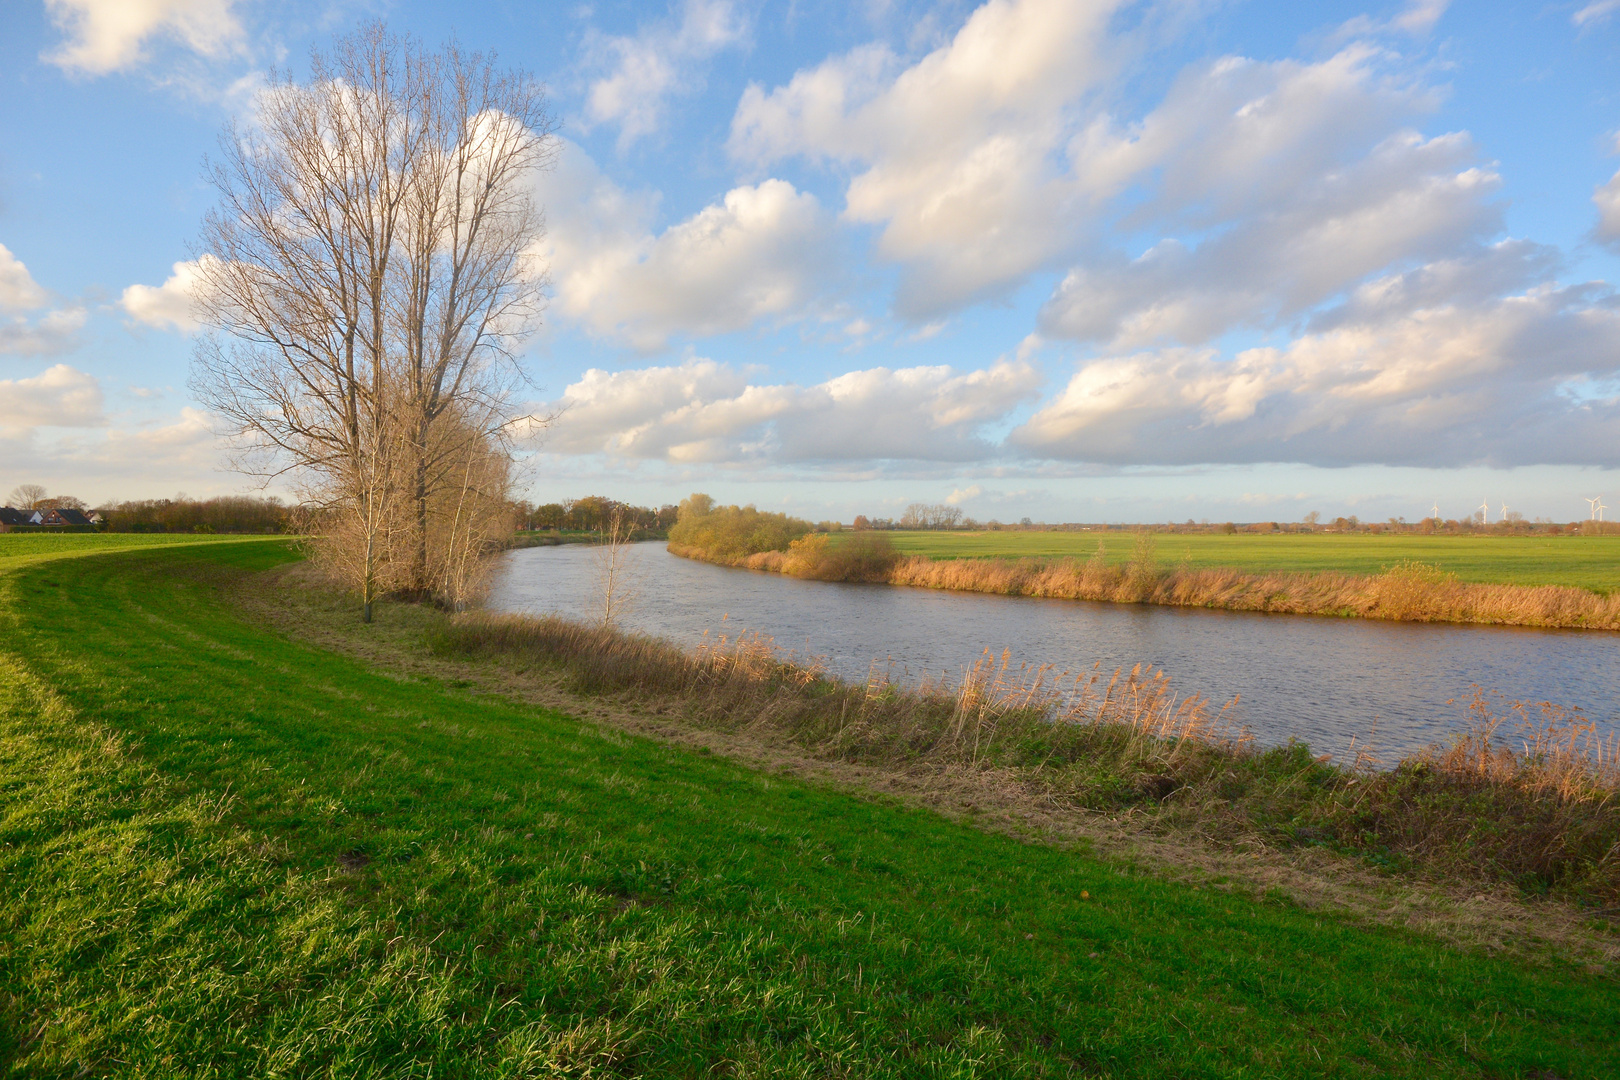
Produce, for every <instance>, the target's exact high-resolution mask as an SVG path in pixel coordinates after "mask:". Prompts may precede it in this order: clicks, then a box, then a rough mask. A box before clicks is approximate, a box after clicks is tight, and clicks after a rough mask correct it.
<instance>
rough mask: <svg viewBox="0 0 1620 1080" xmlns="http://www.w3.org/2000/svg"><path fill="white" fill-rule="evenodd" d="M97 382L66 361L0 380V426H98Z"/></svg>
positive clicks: (92, 376) (25, 427) (99, 399)
mask: <svg viewBox="0 0 1620 1080" xmlns="http://www.w3.org/2000/svg"><path fill="white" fill-rule="evenodd" d="M105 423H106V418H105V417H104V416H103V415H102V409H101V383H100V382H99V381H98V380H97V379H96V377H95V376H94V375H88V374H86V373H85V372H82V371H79V370H77V369H75V368H71V367H68V366H67V365H66V364H57V365H55V366H54V367H50V368H46V369H45V370H44V371H43V372H41V373H40V374H38V375H35V376H34V377H33V378H31V379H0V428H13V429H17V428H21V429H31V428H37V427H100V426H102V425H104V424H105Z"/></svg>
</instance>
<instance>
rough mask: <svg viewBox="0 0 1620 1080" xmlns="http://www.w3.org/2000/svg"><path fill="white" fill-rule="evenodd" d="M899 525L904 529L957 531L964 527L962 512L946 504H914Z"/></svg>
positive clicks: (903, 515) (901, 516)
mask: <svg viewBox="0 0 1620 1080" xmlns="http://www.w3.org/2000/svg"><path fill="white" fill-rule="evenodd" d="M897 524H898V525H899V527H900V528H902V529H956V528H960V527H961V525H962V511H961V510H959V509H957V508H956V507H954V506H948V505H946V504H945V503H933V504H928V503H912V504H911V505H910V506H908V507H906V512H905V513H903V514H901V515H900V520H899V522H898V523H897Z"/></svg>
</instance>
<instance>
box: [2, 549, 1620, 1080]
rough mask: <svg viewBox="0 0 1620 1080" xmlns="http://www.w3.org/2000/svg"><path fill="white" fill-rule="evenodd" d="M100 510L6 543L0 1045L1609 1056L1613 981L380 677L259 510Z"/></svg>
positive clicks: (227, 1071)
mask: <svg viewBox="0 0 1620 1080" xmlns="http://www.w3.org/2000/svg"><path fill="white" fill-rule="evenodd" d="M100 539H101V538H98V537H87V538H84V540H85V543H84V546H83V548H82V549H81V550H84V551H86V552H87V553H86V554H84V555H83V557H78V558H70V557H62V558H54V559H53V558H47V557H45V556H44V555H42V553H41V552H39V551H38V550H28V549H26V548H24V547H22V546H21V545H19V546H17V547H13V546H11V545H12V544H13V543H14V542H13V541H11V540H9V539H8V538H6V537H0V560H6V561H0V1072H3V1073H4V1075H6V1076H12V1077H70V1076H72V1077H84V1076H95V1077H153V1078H156V1077H173V1076H182V1075H183V1076H194V1077H228V1076H229V1077H234V1076H242V1077H261V1076H285V1077H317V1076H318V1077H344V1078H355V1077H390V1078H400V1077H429V1076H432V1077H520V1076H521V1077H530V1076H532V1077H553V1076H570V1077H608V1076H645V1077H715V1076H734V1077H773V1078H775V1077H805V1078H809V1077H833V1076H842V1077H901V1076H905V1077H953V1078H954V1077H960V1078H967V1077H1081V1076H1086V1077H1091V1076H1120V1077H1126V1076H1129V1077H1165V1078H1170V1077H1269V1076H1311V1077H1318V1076H1347V1077H1349V1076H1353V1077H1386V1076H1403V1077H1422V1078H1425V1080H1430V1078H1436V1077H1451V1076H1458V1077H1462V1076H1468V1077H1474V1076H1501V1077H1531V1076H1535V1077H1543V1076H1558V1077H1564V1078H1576V1077H1600V1076H1614V1075H1617V1074H1620V1040H1616V1038H1615V1032H1616V1031H1620V986H1617V985H1616V981H1615V978H1614V977H1613V975H1612V974H1606V973H1600V972H1594V971H1592V970H1589V969H1586V968H1583V967H1578V966H1576V965H1574V964H1571V963H1568V962H1565V961H1564V960H1562V959H1560V958H1559V957H1556V956H1549V957H1545V958H1544V959H1542V960H1540V961H1527V960H1522V959H1521V960H1514V959H1510V958H1507V957H1504V956H1501V955H1491V954H1487V953H1485V952H1483V951H1468V950H1461V949H1459V948H1456V947H1452V946H1447V945H1444V944H1442V943H1440V942H1438V941H1436V940H1433V939H1430V938H1427V937H1424V936H1422V935H1419V934H1416V933H1411V932H1405V931H1399V930H1393V929H1387V928H1380V927H1368V926H1362V925H1357V924H1354V923H1352V922H1351V921H1349V920H1348V919H1345V918H1341V917H1338V916H1336V915H1334V914H1331V913H1328V912H1324V911H1313V910H1306V909H1304V908H1301V907H1298V906H1295V905H1294V904H1292V903H1291V902H1289V901H1288V900H1286V899H1285V898H1283V897H1282V896H1281V895H1270V896H1264V897H1250V896H1246V895H1242V894H1241V892H1238V893H1229V892H1226V891H1223V890H1222V889H1220V888H1217V887H1210V886H1208V885H1206V886H1205V887H1202V888H1198V887H1193V886H1192V885H1188V884H1179V883H1173V882H1169V881H1165V880H1162V879H1160V878H1158V877H1155V876H1153V875H1151V874H1147V873H1144V872H1140V871H1137V870H1134V869H1132V868H1131V867H1129V866H1126V865H1122V864H1119V863H1115V862H1110V861H1107V860H1103V859H1099V858H1095V857H1093V856H1091V855H1088V854H1086V853H1085V852H1083V851H1071V850H1060V849H1059V848H1056V847H1053V846H1047V845H1042V844H1032V843H1021V842H1019V841H1017V840H1014V839H1011V838H1008V837H1006V836H1001V835H995V834H991V833H988V832H984V831H980V830H978V829H975V828H973V827H970V826H968V825H964V824H956V823H952V822H950V821H947V820H945V819H943V818H941V817H939V816H937V815H935V814H932V813H929V812H925V811H922V810H917V809H908V808H906V807H904V806H901V805H898V804H895V803H892V802H889V801H885V800H882V799H878V798H873V797H867V796H861V795H858V794H850V793H845V792H841V791H838V790H834V789H831V788H829V787H825V786H820V785H817V784H814V783H808V782H805V781H802V780H799V779H795V778H793V777H790V776H785V775H776V774H766V773H761V772H758V771H754V770H751V769H748V768H745V767H743V766H741V765H738V764H734V763H732V762H730V761H728V760H725V759H724V758H722V757H718V756H708V755H704V754H700V753H697V752H693V751H689V750H686V749H682V748H678V747H675V746H672V745H668V744H664V743H660V742H655V741H650V740H647V739H643V738H635V737H629V736H626V735H624V734H622V733H620V732H617V731H614V730H612V729H609V728H604V727H599V726H597V725H596V724H593V723H590V722H587V721H583V720H580V719H578V718H576V717H572V716H568V715H564V714H562V713H559V712H556V711H552V710H549V709H546V708H541V707H538V706H533V705H528V704H524V703H522V702H519V701H516V700H512V699H508V698H505V697H500V696H495V695H492V694H483V693H476V692H474V690H473V689H472V688H471V686H470V684H469V683H467V682H465V681H462V680H460V679H456V678H450V677H446V676H441V675H434V674H432V673H431V672H433V671H437V670H441V669H436V668H432V667H431V665H427V664H426V660H424V666H422V667H420V668H418V669H417V670H416V673H414V674H412V673H409V672H400V671H384V670H379V669H377V668H374V667H371V666H368V665H367V664H366V663H362V662H360V661H357V660H354V659H349V658H345V657H343V656H339V655H337V654H334V653H331V652H327V651H323V650H321V649H318V648H314V647H312V646H310V645H307V644H303V643H300V642H298V641H295V640H291V639H289V638H288V637H286V636H284V635H282V634H279V633H277V632H274V631H273V630H271V629H268V628H267V627H265V626H263V625H259V624H257V623H255V622H253V621H252V620H251V619H249V618H247V617H245V616H244V615H242V614H241V611H242V610H243V609H242V605H241V604H240V603H239V601H238V593H239V592H240V590H241V589H242V588H243V586H244V584H245V583H248V582H251V581H252V580H253V575H255V574H258V573H260V572H262V571H267V570H270V569H271V568H273V567H275V566H277V565H280V564H284V563H286V562H287V561H289V560H291V559H293V558H295V557H296V556H295V554H294V552H293V551H292V548H291V545H290V544H289V543H288V542H287V541H285V540H259V541H251V540H247V541H229V542H219V543H203V544H195V545H188V546H170V547H147V548H137V549H127V550H121V551H118V550H115V551H105V550H104V551H101V552H99V553H88V552H89V549H90V548H92V547H93V546H95V545H94V542H95V541H98V540H100ZM71 547H72V545H71V544H64V545H62V548H61V549H60V550H59V551H58V552H57V554H65V553H66V552H67V551H68V550H69V549H70V548H71ZM8 556H11V557H10V558H8ZM403 617H404V612H402V611H401V610H400V609H397V608H391V607H389V606H386V605H385V606H384V607H383V609H382V611H381V614H380V620H382V621H383V623H385V624H386V621H387V620H389V619H390V618H399V619H402V618H403ZM422 655H423V656H424V658H426V657H427V653H426V651H425V650H424V652H423V654H422Z"/></svg>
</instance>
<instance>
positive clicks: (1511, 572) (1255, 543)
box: [885, 530, 1620, 593]
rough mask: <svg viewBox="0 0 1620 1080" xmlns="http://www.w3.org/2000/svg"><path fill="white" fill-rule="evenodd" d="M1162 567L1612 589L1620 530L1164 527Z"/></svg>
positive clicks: (1013, 535)
mask: <svg viewBox="0 0 1620 1080" xmlns="http://www.w3.org/2000/svg"><path fill="white" fill-rule="evenodd" d="M885 535H887V536H888V537H889V539H890V540H891V542H892V543H893V544H894V547H895V549H896V550H897V551H899V552H901V553H902V554H905V555H925V556H927V557H928V558H931V559H975V558H1015V559H1016V558H1063V557H1068V558H1077V559H1085V558H1089V557H1090V556H1091V555H1092V553H1093V552H1095V551H1096V549H1097V545H1098V543H1099V542H1100V543H1103V544H1104V545H1105V546H1106V555H1107V559H1108V561H1109V562H1110V563H1124V562H1126V561H1128V560H1129V559H1130V557H1131V550H1132V543H1133V540H1134V537H1133V534H1132V533H1130V532H1128V531H1124V530H1111V531H1108V532H1015V531H1005V530H1003V531H997V532H933V531H929V532H921V531H919V532H904V531H896V532H889V533H886V534H885ZM1154 540H1155V549H1156V555H1157V558H1158V561H1159V563H1160V565H1161V566H1179V565H1181V564H1183V563H1186V564H1188V565H1190V566H1191V567H1193V568H1195V569H1202V568H1208V567H1231V568H1233V569H1237V570H1243V571H1247V572H1251V573H1265V572H1269V571H1287V572H1318V571H1330V572H1331V571H1338V572H1342V573H1350V574H1377V573H1380V572H1381V571H1383V570H1385V569H1386V568H1388V567H1390V566H1393V565H1395V564H1397V563H1400V562H1403V561H1405V560H1417V561H1420V562H1424V563H1429V564H1432V565H1435V566H1438V567H1440V568H1441V569H1442V570H1444V571H1447V572H1449V573H1454V574H1456V575H1457V579H1458V580H1459V581H1465V582H1478V583H1482V584H1505V585H1570V586H1575V587H1577V588H1584V589H1591V590H1594V591H1597V592H1602V593H1609V592H1612V591H1614V590H1615V589H1616V588H1620V537H1612V536H1601V537H1599V536H1557V537H1539V536H1538V537H1518V536H1505V537H1494V536H1482V537H1471V536H1395V535H1387V534H1386V535H1370V534H1360V533H1329V534H1321V533H1316V534H1308V535H1307V534H1296V533H1283V534H1277V535H1266V534H1244V533H1238V534H1235V535H1225V534H1220V533H1185V534H1181V533H1157V534H1155V536H1154Z"/></svg>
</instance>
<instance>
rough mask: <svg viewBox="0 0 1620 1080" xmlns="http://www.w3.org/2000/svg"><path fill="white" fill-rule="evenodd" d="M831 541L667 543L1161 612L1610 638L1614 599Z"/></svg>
mask: <svg viewBox="0 0 1620 1080" xmlns="http://www.w3.org/2000/svg"><path fill="white" fill-rule="evenodd" d="M840 540H841V542H839V543H833V542H831V541H830V540H829V538H828V537H827V536H826V535H825V534H819V533H813V534H810V535H807V536H804V537H801V538H800V539H798V540H796V541H794V542H793V543H792V545H791V546H789V547H788V548H787V550H785V551H763V552H756V553H753V554H750V555H745V556H742V557H734V558H724V557H712V556H711V553H710V552H708V551H707V550H705V549H703V548H699V547H696V546H692V545H681V544H674V543H672V544H671V545H670V547H669V550H670V551H671V552H672V553H674V554H676V555H680V556H682V557H684V558H695V559H702V560H704V561H706V562H713V563H716V564H717V565H723V566H736V567H743V568H747V569H751V570H764V571H771V572H776V573H785V574H790V575H792V576H795V577H801V578H809V579H814V580H820V581H864V582H874V583H882V584H889V585H910V586H914V587H919V588H929V589H950V590H957V591H962V592H981V593H994V594H998V595H1003V596H1032V597H1043V598H1048V599H1061V600H1096V601H1105V602H1110V603H1126V604H1163V605H1168V606H1174V607H1202V608H1214V609H1222V610H1228V611H1261V612H1274V613H1279V614H1290V615H1327V616H1333V617H1337V618H1367V619H1387V620H1394V621H1400V622H1431V623H1477V624H1485V625H1499V626H1532V627H1548V628H1561V629H1581V630H1620V592H1615V593H1611V594H1609V595H1602V594H1600V593H1597V592H1593V591H1591V590H1588V589H1582V588H1575V587H1572V586H1566V585H1514V584H1485V583H1479V582H1465V581H1460V580H1458V578H1457V576H1456V575H1455V574H1454V573H1450V572H1447V571H1445V570H1442V569H1440V568H1439V567H1437V566H1435V565H1432V564H1429V563H1423V562H1417V561H1403V562H1398V563H1396V564H1395V565H1392V566H1389V567H1388V568H1387V569H1385V570H1383V571H1382V572H1381V573H1377V574H1350V573H1343V572H1334V571H1316V572H1303V573H1300V572H1284V571H1274V572H1261V573H1254V572H1246V571H1243V570H1237V569H1231V568H1218V567H1194V566H1188V565H1173V566H1165V565H1163V564H1162V563H1161V562H1160V560H1159V558H1158V554H1157V551H1156V541H1155V540H1154V538H1153V534H1151V533H1143V534H1138V536H1137V537H1136V538H1135V539H1134V540H1133V550H1132V554H1131V556H1130V557H1129V558H1128V559H1126V560H1124V561H1112V560H1110V559H1109V558H1108V557H1107V556H1106V555H1105V554H1093V555H1092V556H1091V557H1090V558H1087V559H1083V560H1082V559H1076V558H1031V557H1025V558H955V559H932V558H929V557H927V556H922V555H903V554H901V553H899V552H897V551H895V550H894V549H893V548H892V546H891V545H890V544H889V542H888V541H887V538H886V537H885V536H884V535H883V534H882V533H855V534H851V535H849V536H848V537H843V538H840Z"/></svg>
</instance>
